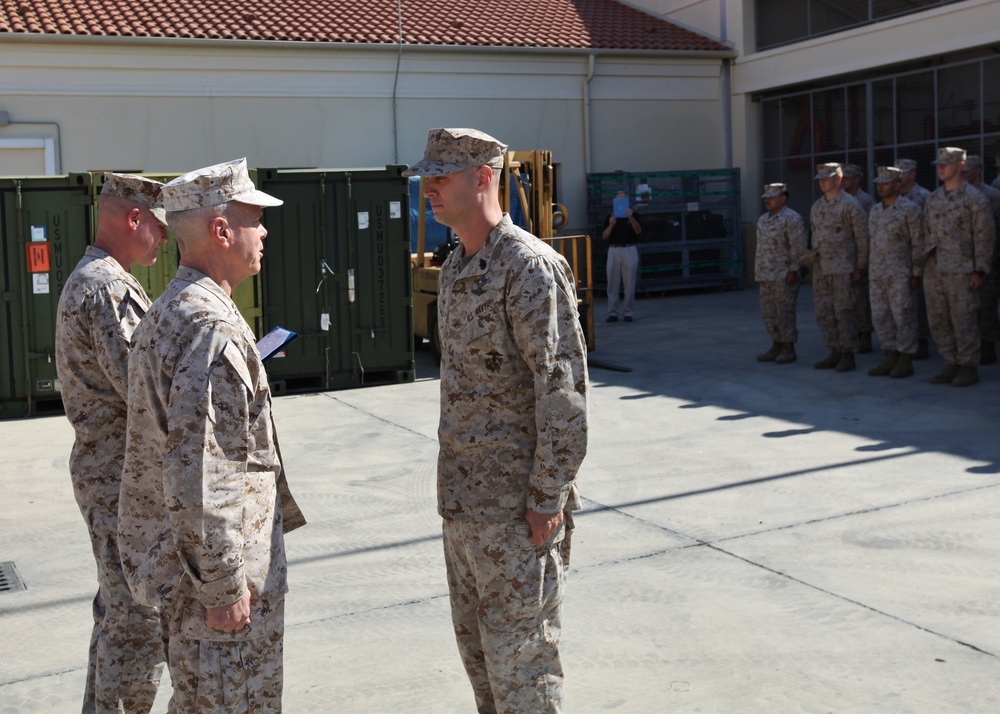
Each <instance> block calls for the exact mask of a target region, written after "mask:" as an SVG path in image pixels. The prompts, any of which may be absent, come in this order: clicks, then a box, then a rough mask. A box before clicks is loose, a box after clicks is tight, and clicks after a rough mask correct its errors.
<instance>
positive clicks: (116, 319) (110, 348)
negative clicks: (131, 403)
mask: <svg viewBox="0 0 1000 714" xmlns="http://www.w3.org/2000/svg"><path fill="white" fill-rule="evenodd" d="M86 309H87V312H88V313H89V314H88V316H87V324H88V325H89V326H90V340H91V344H92V345H93V346H94V354H95V355H96V357H97V361H98V364H99V365H100V368H101V371H103V372H104V373H105V374H106V375H107V377H108V380H109V381H110V382H111V385H112V386H113V387H114V389H115V391H116V392H118V396H120V397H121V399H122V401H123V402H126V401H128V350H129V345H130V344H131V342H132V333H133V332H135V328H136V326H137V325H138V324H139V320H140V319H141V318H142V316H143V314H145V310H144V309H143V308H142V307H141V306H140V305H138V304H136V302H135V300H133V299H132V294H131V293H130V292H129V290H128V288H127V287H125V286H124V284H120V283H118V284H116V283H112V284H111V285H109V286H108V287H107V288H106V289H104V290H100V291H98V292H96V293H95V294H94V295H92V296H91V297H90V298H88V300H87V306H86Z"/></svg>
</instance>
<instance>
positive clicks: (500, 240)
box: [438, 215, 587, 714]
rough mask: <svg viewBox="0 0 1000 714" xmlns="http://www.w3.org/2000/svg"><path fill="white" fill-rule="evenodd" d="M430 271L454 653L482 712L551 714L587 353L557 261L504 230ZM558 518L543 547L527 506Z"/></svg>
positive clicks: (582, 431) (518, 233)
mask: <svg viewBox="0 0 1000 714" xmlns="http://www.w3.org/2000/svg"><path fill="white" fill-rule="evenodd" d="M464 256H465V249H464V247H459V248H458V249H457V250H455V251H454V252H453V253H452V254H451V255H450V256H449V258H448V260H447V261H446V262H445V264H444V265H443V266H442V268H441V274H440V278H439V296H438V316H439V325H440V336H441V353H442V354H441V420H440V427H439V431H438V433H439V438H440V454H439V458H438V512H439V513H440V515H441V516H442V517H443V519H444V522H443V533H444V549H445V561H446V564H447V570H448V585H449V592H450V595H451V607H452V619H453V624H454V628H455V635H456V637H457V640H458V645H459V651H460V653H461V655H462V659H463V662H464V664H465V668H466V671H467V672H468V675H469V678H470V680H471V682H472V686H473V690H474V693H475V697H476V704H477V707H478V711H479V712H505V713H508V714H513V713H515V712H516V713H518V714H520V713H523V712H532V713H535V714H537V713H542V712H558V711H560V710H561V704H562V699H563V672H562V665H561V662H560V658H559V647H558V645H559V637H560V613H561V605H562V598H563V587H564V584H565V580H566V569H567V568H568V566H569V550H570V533H571V530H572V511H574V510H577V509H578V508H580V499H579V495H578V492H577V487H576V481H575V478H576V472H577V469H578V468H579V467H580V464H581V462H582V461H583V458H584V455H585V453H586V449H587V369H586V347H585V345H584V338H583V332H582V330H581V328H580V323H579V317H578V313H577V307H576V289H575V283H574V281H573V276H572V274H571V272H570V269H569V266H568V265H567V264H566V261H565V260H564V259H563V258H562V257H561V256H560V255H559V254H557V253H556V252H555V251H554V250H552V248H550V247H549V246H548V245H546V244H545V243H543V242H541V241H539V240H538V239H537V238H535V237H534V236H532V235H530V234H529V233H527V232H525V231H523V230H521V229H520V228H517V227H516V226H514V225H513V224H512V223H511V220H510V218H509V216H506V215H505V216H504V217H503V219H502V220H501V222H500V223H499V224H498V225H497V226H496V227H495V228H494V229H493V230H492V231H491V232H490V235H489V237H488V239H487V240H486V243H485V245H484V246H483V247H482V248H481V249H480V250H479V251H478V252H477V253H476V254H475V256H473V257H472V259H471V262H469V263H468V264H467V265H465V266H464V268H463V267H462V263H461V261H462V258H463V257H464ZM526 510H533V511H537V512H539V513H549V514H551V513H559V512H563V513H564V514H565V525H564V526H563V527H560V528H558V529H557V530H556V532H555V533H553V535H552V536H551V537H550V539H549V541H548V542H547V543H546V544H545V545H544V546H542V547H540V548H537V547H534V546H533V545H532V544H531V543H530V541H529V536H530V532H531V531H530V528H529V526H528V524H527V521H526V520H525V511H526Z"/></svg>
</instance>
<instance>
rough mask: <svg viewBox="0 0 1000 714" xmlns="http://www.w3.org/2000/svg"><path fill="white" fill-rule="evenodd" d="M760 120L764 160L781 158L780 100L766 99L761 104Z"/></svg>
mask: <svg viewBox="0 0 1000 714" xmlns="http://www.w3.org/2000/svg"><path fill="white" fill-rule="evenodd" d="M761 120H762V121H763V124H764V126H763V127H762V130H763V131H762V134H763V139H764V158H765V159H769V158H772V157H777V156H781V153H782V151H781V148H782V146H781V100H780V99H766V100H764V101H763V102H761Z"/></svg>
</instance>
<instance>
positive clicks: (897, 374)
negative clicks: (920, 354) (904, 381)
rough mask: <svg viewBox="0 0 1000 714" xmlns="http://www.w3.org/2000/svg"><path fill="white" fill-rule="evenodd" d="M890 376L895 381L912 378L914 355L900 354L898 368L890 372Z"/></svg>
mask: <svg viewBox="0 0 1000 714" xmlns="http://www.w3.org/2000/svg"><path fill="white" fill-rule="evenodd" d="M889 376H890V377H892V378H893V379H900V378H901V377H912V376H913V355H911V354H907V353H906V352H900V353H899V359H898V360H896V366H895V367H893V368H892V371H891V372H889Z"/></svg>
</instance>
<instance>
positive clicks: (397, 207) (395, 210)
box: [389, 201, 403, 218]
mask: <svg viewBox="0 0 1000 714" xmlns="http://www.w3.org/2000/svg"><path fill="white" fill-rule="evenodd" d="M402 217H403V206H402V204H401V203H400V202H399V201H389V218H402Z"/></svg>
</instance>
